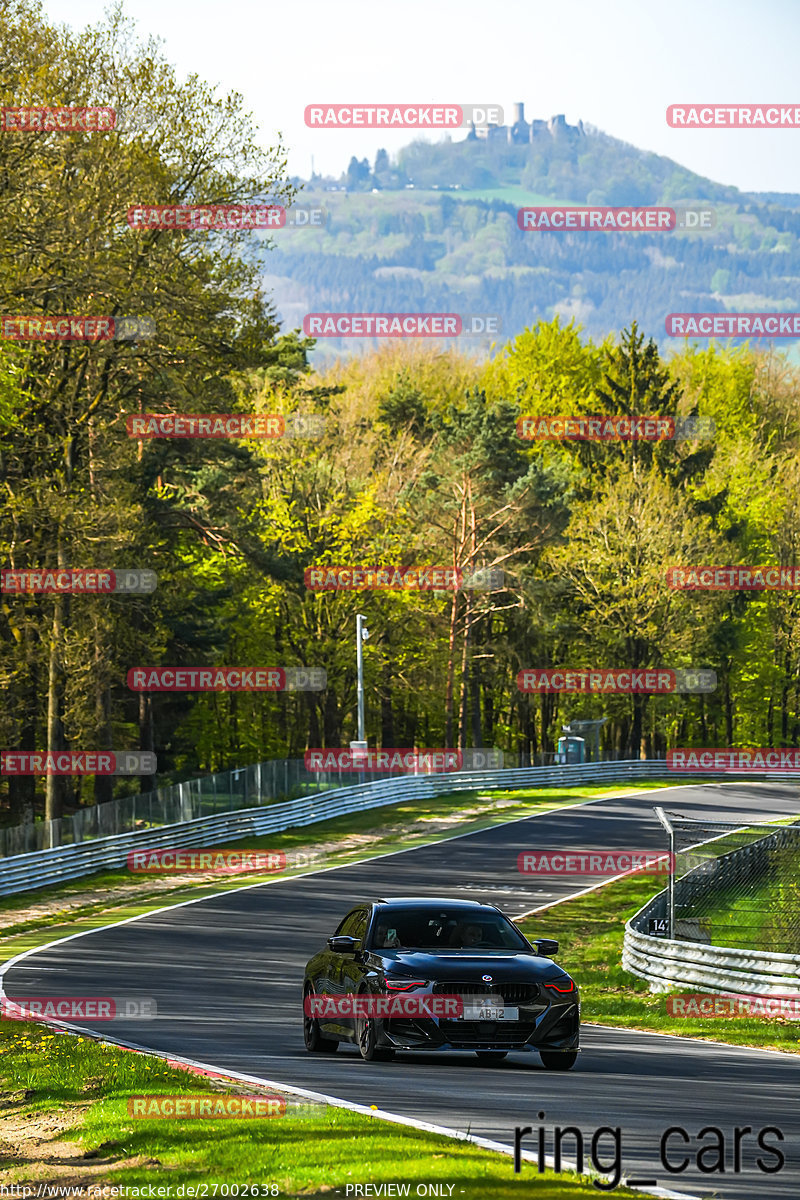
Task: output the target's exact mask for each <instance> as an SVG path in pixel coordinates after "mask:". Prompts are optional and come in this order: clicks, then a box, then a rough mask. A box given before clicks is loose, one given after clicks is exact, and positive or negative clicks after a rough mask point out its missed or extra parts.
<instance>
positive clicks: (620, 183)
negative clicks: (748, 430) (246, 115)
mask: <svg viewBox="0 0 800 1200" xmlns="http://www.w3.org/2000/svg"><path fill="white" fill-rule="evenodd" d="M523 126H525V128H523V129H522V130H521V136H522V137H524V138H525V140H524V141H521V140H520V141H516V142H515V141H513V140H510V138H511V136H512V135H511V134H510V132H509V129H515V130H516V132H517V133H518V134H519V133H520V128H519V125H516V126H512V127H508V128H504V129H501V130H498V129H495V130H494V131H492V130H489V131H488V136H484V137H479V136H477V135H475V134H472V133H471V134H470V135H469V136H468V137H465V138H461V139H460V140H457V141H453V140H449V141H445V142H442V143H435V144H432V143H426V142H420V141H415V142H412V143H411V144H410V145H409V146H407V147H405V148H404V149H403V150H402V151H401V152H400V154H399V155H398V157H397V160H396V162H393V163H392V162H390V161H389V159H388V156H387V155H386V154H385V152H379V154H378V156H377V158H376V162H375V164H374V165H372V166H370V164H369V163H368V162H367V161H366V160H362V161H361V162H360V163H359V162H357V160H355V159H354V160H352V161H351V163H350V166H349V167H348V169H347V171H346V172H344V174H343V175H342V176H341V177H340V178H339V179H338V180H334V179H322V178H320V177H314V178H313V179H312V180H311V181H309V182H304V181H298V182H299V183H300V184H301V185H302V186H303V192H302V194H301V197H300V199H299V200H298V203H300V204H303V205H311V206H319V207H322V208H324V209H325V210H326V211H327V214H328V220H327V223H326V225H325V227H324V228H323V229H289V228H287V229H284V230H281V231H280V232H278V233H277V234H276V235H275V242H276V249H275V250H274V251H272V252H271V253H270V254H269V256H268V258H267V270H268V271H269V274H268V276H267V282H268V283H269V285H270V286H271V287H272V288H273V289H274V295H275V300H276V305H277V308H278V311H279V314H280V316H281V317H282V319H283V321H284V323H285V325H286V326H288V327H290V328H293V327H295V326H297V325H299V324H300V323H301V321H302V317H303V315H304V314H305V313H307V312H312V311H325V312H328V311H331V312H419V311H426V312H428V311H431V312H433V311H436V312H470V313H492V314H497V315H498V316H499V317H500V319H501V321H502V329H503V335H502V337H501V339H500V340H501V341H505V340H507V339H508V338H509V337H512V336H514V335H515V334H517V333H519V332H520V331H521V330H522V329H523V328H524V327H525V326H526V325H530V324H531V323H532V322H534V321H536V320H537V319H539V318H545V319H550V318H552V317H553V316H554V315H555V314H556V313H560V314H562V316H563V317H564V318H566V319H568V318H569V317H571V316H574V317H575V318H576V319H577V320H578V321H579V322H580V323H581V324H583V325H584V327H585V328H586V330H587V332H589V333H591V334H592V335H593V336H595V337H603V336H604V335H605V334H607V333H609V332H612V333H613V332H616V331H618V330H619V329H621V328H622V327H624V326H625V325H628V324H629V323H630V321H631V320H632V319H633V318H636V319H637V320H638V321H639V322H640V324H641V325H642V326H643V327H644V329H645V330H646V332H647V333H649V334H652V336H653V337H655V338H656V340H657V341H659V343H660V344H662V346H663V347H664V348H667V347H668V346H669V345H670V344H671V343H670V342H669V339H666V338H665V336H664V318H665V316H666V314H667V313H669V312H675V311H704V312H717V311H719V312H722V311H729V310H730V311H736V310H744V309H762V308H763V309H764V310H776V309H790V310H794V309H796V308H797V307H798V302H797V297H798V291H800V243H799V241H798V239H800V196H797V195H791V194H787V195H782V194H780V193H765V194H763V195H759V194H757V193H753V194H748V193H743V192H740V191H739V190H738V189H736V188H733V187H727V186H724V185H722V184H718V183H715V182H714V181H713V180H709V179H705V178H704V177H703V176H700V175H697V174H694V173H693V172H691V171H688V170H686V168H684V167H681V166H680V165H679V164H677V163H675V162H673V161H672V160H671V159H669V158H666V157H664V156H661V155H656V154H650V153H648V152H646V151H642V150H639V149H637V148H636V147H634V146H630V145H628V144H627V143H626V142H622V141H620V140H618V139H616V138H613V137H610V136H608V135H607V134H604V133H602V132H600V131H598V130H595V129H592V128H591V127H586V128H584V127H583V126H581V127H570V126H566V125H565V123H564V122H563V118H551V120H550V122H544V121H541V122H531V123H530V124H529V125H528V124H527V123H525V122H524V121H523ZM532 128H533V130H534V133H533V134H531V132H530V130H531V129H532ZM558 203H572V204H590V205H629V204H630V205H657V204H662V205H671V206H673V207H676V206H678V205H691V204H693V203H694V204H705V205H706V206H709V205H710V206H711V207H712V208H713V210H714V216H715V221H716V223H715V227H714V228H713V229H711V230H709V231H705V232H689V231H685V230H683V231H677V230H676V231H674V232H664V233H657V232H653V233H649V232H637V233H609V232H580V231H575V232H564V233H542V232H522V231H521V230H520V229H519V228H518V226H517V221H516V216H517V210H518V208H519V207H520V206H522V205H524V204H528V205H536V204H539V205H542V204H558ZM364 344H365V343H364V342H361V343H360V344H359V343H358V342H356V340H355V339H343V340H339V341H334V340H332V339H322V340H320V342H319V343H318V346H317V350H316V351H315V357H316V359H317V361H319V362H322V361H325V360H328V359H330V358H331V357H334V356H336V355H339V354H343V353H344V354H350V353H353V352H358V350H359V349H361V348H363V346H364ZM470 344H471V345H473V347H474V349H475V350H476V351H481V352H484V351H485V350H486V348H487V343H485V342H484V343H470ZM781 344H782V345H783V346H784V348H786V347H793V346H794V343H781Z"/></svg>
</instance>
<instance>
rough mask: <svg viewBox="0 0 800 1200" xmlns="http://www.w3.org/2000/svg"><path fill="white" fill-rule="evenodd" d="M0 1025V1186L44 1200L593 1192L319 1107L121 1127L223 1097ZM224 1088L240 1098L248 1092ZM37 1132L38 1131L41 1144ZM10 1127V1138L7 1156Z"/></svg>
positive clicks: (143, 1059) (110, 1052)
mask: <svg viewBox="0 0 800 1200" xmlns="http://www.w3.org/2000/svg"><path fill="white" fill-rule="evenodd" d="M10 1024H11V1023H6V1022H4V1023H3V1025H2V1026H0V1082H2V1084H3V1090H4V1091H5V1092H6V1099H5V1100H4V1101H3V1102H2V1105H3V1107H2V1109H0V1136H2V1137H3V1138H4V1139H5V1142H6V1145H5V1147H4V1148H5V1150H6V1156H5V1157H6V1164H7V1165H6V1166H5V1167H3V1168H2V1169H0V1183H2V1184H3V1185H5V1186H8V1185H9V1184H11V1183H17V1184H20V1183H26V1184H31V1183H35V1184H36V1185H37V1186H38V1187H40V1189H41V1190H40V1192H39V1193H38V1194H40V1195H44V1196H48V1195H50V1196H54V1195H56V1192H55V1189H56V1188H59V1187H60V1188H64V1187H65V1186H69V1187H72V1188H79V1187H81V1188H89V1187H91V1188H93V1189H98V1188H100V1187H102V1186H113V1187H118V1188H124V1189H125V1190H123V1191H122V1192H121V1193H120V1194H121V1196H123V1197H127V1198H133V1197H135V1196H136V1195H137V1193H136V1192H135V1191H134V1189H135V1188H146V1189H148V1188H149V1187H151V1186H155V1187H158V1188H161V1189H163V1190H162V1191H161V1192H160V1193H156V1194H159V1195H161V1196H163V1197H168V1196H171V1197H173V1198H174V1197H177V1196H178V1192H177V1188H178V1187H179V1186H181V1185H183V1187H184V1191H183V1193H182V1194H183V1196H186V1195H187V1191H188V1188H189V1187H190V1186H192V1187H194V1188H196V1189H198V1190H196V1191H195V1192H194V1195H195V1196H200V1195H203V1196H207V1197H213V1196H214V1195H215V1194H216V1195H228V1196H229V1195H231V1194H236V1193H232V1191H231V1189H232V1188H233V1187H234V1185H238V1188H239V1192H238V1194H239V1195H242V1194H243V1190H242V1189H243V1188H244V1187H249V1188H251V1189H255V1188H256V1187H257V1188H258V1189H259V1190H258V1191H255V1190H251V1191H250V1193H249V1194H250V1195H261V1196H267V1195H284V1196H285V1195H292V1196H296V1195H303V1196H321V1195H323V1194H326V1195H330V1194H331V1192H332V1191H334V1190H335V1189H336V1188H339V1189H342V1190H344V1188H345V1186H346V1185H347V1184H348V1183H361V1184H364V1183H367V1182H369V1183H372V1184H380V1183H404V1184H405V1183H407V1184H410V1185H411V1186H410V1194H411V1195H412V1196H413V1195H415V1194H416V1185H417V1184H418V1183H424V1184H427V1185H431V1184H434V1183H438V1184H450V1185H453V1189H452V1193H451V1195H452V1196H453V1197H455V1198H461V1197H466V1200H485V1197H486V1196H492V1197H493V1200H512V1198H513V1200H518V1198H519V1194H520V1191H519V1189H520V1183H521V1182H524V1184H525V1186H526V1195H531V1196H534V1197H541V1198H542V1200H583V1198H585V1197H588V1196H597V1194H598V1193H597V1189H596V1188H595V1187H593V1186H592V1185H591V1183H590V1182H589V1180H588V1178H586V1177H579V1176H572V1177H570V1176H567V1175H564V1174H561V1175H555V1174H553V1173H552V1172H550V1171H548V1172H546V1173H545V1174H543V1175H539V1174H538V1173H537V1172H536V1166H535V1164H534V1163H531V1162H523V1165H522V1172H521V1173H520V1174H519V1175H517V1176H515V1175H514V1170H513V1162H512V1160H511V1158H510V1157H506V1156H505V1155H499V1154H493V1153H492V1152H491V1151H487V1150H483V1149H481V1148H480V1147H477V1146H473V1145H471V1144H469V1143H465V1142H457V1141H455V1140H452V1139H450V1138H445V1137H441V1136H438V1135H434V1134H429V1133H423V1132H420V1131H417V1130H415V1129H408V1128H404V1127H403V1126H399V1125H394V1124H390V1123H387V1122H383V1121H380V1120H375V1119H374V1118H370V1117H367V1116H363V1115H362V1114H360V1113H351V1112H348V1111H347V1110H345V1109H339V1108H332V1107H328V1106H327V1105H318V1106H311V1105H307V1104H303V1105H302V1115H297V1116H296V1115H294V1114H293V1112H292V1109H291V1108H288V1109H287V1112H286V1115H285V1116H283V1117H279V1118H272V1119H257V1118H256V1119H241V1120H239V1119H230V1118H221V1119H178V1118H171V1119H153V1118H133V1117H131V1116H129V1115H128V1097H129V1096H131V1095H149V1096H153V1095H169V1096H176V1095H190V1094H194V1095H197V1094H199V1093H203V1094H207V1093H211V1092H217V1093H219V1092H220V1091H222V1090H225V1091H227V1092H230V1091H231V1090H232V1089H231V1088H230V1085H222V1084H221V1083H220V1081H218V1080H209V1079H206V1078H203V1077H198V1076H194V1075H189V1074H187V1072H185V1071H182V1070H176V1069H174V1068H173V1067H170V1066H169V1065H167V1064H166V1063H164V1062H163V1061H162V1060H160V1059H157V1058H154V1057H152V1056H150V1055H145V1054H134V1053H130V1052H126V1051H122V1050H118V1049H116V1048H114V1047H112V1046H108V1045H104V1044H102V1043H98V1042H94V1041H91V1040H87V1039H83V1038H77V1037H75V1036H74V1035H70V1034H55V1035H54V1034H52V1033H50V1032H47V1031H43V1030H42V1029H41V1027H39V1026H36V1025H29V1024H18V1023H16V1022H14V1028H13V1029H10V1028H9V1025H10ZM233 1090H235V1091H238V1092H239V1093H246V1094H254V1093H255V1092H256V1091H257V1090H258V1089H255V1088H251V1087H244V1086H237V1087H236V1088H235V1089H233ZM43 1124H46V1127H47V1130H48V1132H49V1134H50V1136H49V1138H46V1139H42V1137H41V1129H42V1126H43ZM15 1129H17V1130H20V1131H21V1133H20V1134H19V1136H18V1137H17V1140H16V1145H14V1146H13V1148H12V1149H11V1153H10V1154H9V1153H8V1151H9V1139H10V1137H11V1136H13V1131H14V1130H15ZM511 1132H512V1131H511V1130H509V1133H511ZM31 1133H33V1134H38V1136H31ZM312 1147H313V1149H312ZM167 1187H169V1188H170V1191H169V1192H168V1191H167V1190H166V1189H167ZM45 1188H49V1189H53V1190H52V1191H47V1190H45ZM203 1188H205V1190H202V1189H203ZM224 1188H227V1189H228V1190H227V1191H220V1190H217V1191H216V1192H215V1190H214V1189H224ZM272 1189H274V1190H272ZM61 1194H62V1195H63V1192H62V1193H61ZM84 1194H85V1195H88V1194H89V1193H88V1192H84ZM94 1194H95V1196H97V1191H96V1190H95V1193H94ZM144 1194H145V1195H147V1194H152V1193H149V1192H147V1191H146V1192H145V1193H144ZM433 1194H434V1195H435V1194H436V1192H434V1193H433ZM444 1194H445V1195H447V1191H444ZM614 1194H615V1196H619V1197H621V1198H622V1197H625V1198H629V1200H632V1198H633V1196H634V1195H635V1193H633V1192H631V1191H629V1190H628V1189H626V1188H620V1189H618V1190H616V1191H615V1193H614ZM76 1195H77V1196H79V1195H80V1193H79V1192H73V1196H76ZM639 1195H641V1193H639Z"/></svg>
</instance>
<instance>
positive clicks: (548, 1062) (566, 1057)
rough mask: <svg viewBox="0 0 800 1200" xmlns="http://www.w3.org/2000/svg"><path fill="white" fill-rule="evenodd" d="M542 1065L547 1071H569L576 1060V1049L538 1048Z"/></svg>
mask: <svg viewBox="0 0 800 1200" xmlns="http://www.w3.org/2000/svg"><path fill="white" fill-rule="evenodd" d="M539 1057H540V1058H541V1060H542V1066H544V1067H546V1068H547V1070H548V1071H569V1070H571V1068H572V1067H574V1066H575V1063H576V1062H577V1061H578V1051H577V1050H540V1051H539Z"/></svg>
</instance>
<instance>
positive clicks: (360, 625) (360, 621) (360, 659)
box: [356, 613, 369, 749]
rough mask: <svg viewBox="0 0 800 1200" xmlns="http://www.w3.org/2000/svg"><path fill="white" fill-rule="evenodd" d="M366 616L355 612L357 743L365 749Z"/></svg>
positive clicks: (367, 634) (360, 747)
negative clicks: (362, 644) (364, 644)
mask: <svg viewBox="0 0 800 1200" xmlns="http://www.w3.org/2000/svg"><path fill="white" fill-rule="evenodd" d="M366 620H367V618H366V617H362V615H361V613H357V614H356V663H357V666H358V745H359V749H366V746H367V740H366V737H365V736H364V656H363V653H362V650H361V643H362V642H365V641H366V640H367V638H368V637H369V630H368V629H367V625H366Z"/></svg>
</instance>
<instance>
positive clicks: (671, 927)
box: [655, 808, 676, 938]
mask: <svg viewBox="0 0 800 1200" xmlns="http://www.w3.org/2000/svg"><path fill="white" fill-rule="evenodd" d="M655 814H656V816H657V817H658V819H659V821H660V822H661V824H662V825H663V826H664V828H665V829H666V831H667V833H668V835H669V868H670V869H669V883H668V884H667V930H668V933H667V936H668V937H670V938H674V937H675V866H676V864H675V830H674V829H673V828H672V825H671V823H670V819H669V817H668V816H667V814H666V813H665V812H664V810H663V808H656V809H655Z"/></svg>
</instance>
